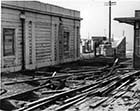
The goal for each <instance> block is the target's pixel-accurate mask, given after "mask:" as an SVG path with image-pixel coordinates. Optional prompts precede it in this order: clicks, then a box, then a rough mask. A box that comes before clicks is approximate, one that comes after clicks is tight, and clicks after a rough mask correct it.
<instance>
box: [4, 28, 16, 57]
mask: <svg viewBox="0 0 140 111" xmlns="http://www.w3.org/2000/svg"><path fill="white" fill-rule="evenodd" d="M14 36H15V29H11V28H4V29H3V54H4V56H11V55H14V54H15V53H14V51H15V50H14V44H15V43H14Z"/></svg>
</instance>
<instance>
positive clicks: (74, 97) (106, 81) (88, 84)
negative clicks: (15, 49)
mask: <svg viewBox="0 0 140 111" xmlns="http://www.w3.org/2000/svg"><path fill="white" fill-rule="evenodd" d="M115 68H116V63H114V65H113V67H112V68H110V67H108V66H107V67H103V68H100V69H98V70H96V71H95V70H91V69H89V70H88V71H83V72H80V71H79V70H78V71H76V70H75V71H73V70H72V71H71V72H72V73H70V71H69V73H67V74H63V73H61V74H59V75H56V76H54V77H43V78H33V79H28V80H20V81H12V82H6V83H5V85H13V84H21V83H26V82H32V81H42V80H44V81H45V82H44V83H43V84H40V85H39V86H37V87H35V88H33V89H30V90H27V91H23V92H19V93H17V94H14V95H9V96H6V97H3V98H0V102H1V103H2V102H3V101H10V100H16V102H17V101H21V99H20V96H22V95H28V94H30V93H34V92H39V94H40V95H39V98H37V99H35V100H33V101H31V100H26V101H25V102H24V104H22V105H21V106H20V107H16V105H15V107H14V108H13V109H12V110H14V111H34V110H38V111H62V110H65V109H67V108H68V107H70V106H72V105H73V104H75V103H78V102H80V101H82V100H85V99H86V98H88V97H91V96H92V97H94V96H95V97H96V96H99V97H106V98H104V99H103V100H101V101H100V102H99V103H98V104H97V103H96V104H94V105H92V108H94V107H97V106H98V105H99V104H101V103H103V102H105V101H109V100H110V98H109V97H107V96H108V95H109V94H110V93H111V92H113V91H114V90H115V89H119V88H121V87H123V86H127V85H128V84H129V83H131V82H132V80H133V79H134V78H136V77H137V76H139V75H140V71H131V72H129V73H126V72H125V71H122V72H116V70H115ZM48 80H49V81H48ZM62 80H64V82H63V83H64V84H66V83H69V84H70V85H71V83H72V84H75V83H77V81H82V82H81V84H80V85H77V86H76V85H75V87H70V88H67V89H65V87H68V86H66V85H64V87H63V88H62V89H57V88H55V89H53V90H51V91H48V87H50V86H51V85H55V84H60V85H62V84H63V83H62V82H59V81H62ZM55 82H56V83H55ZM42 89H43V91H42ZM44 90H45V91H44ZM124 93H125V92H124ZM116 94H117V92H116V93H114V95H113V96H115V95H116ZM17 98H18V99H17ZM22 98H23V97H22ZM110 101H113V99H111V100H110ZM52 106H55V107H52ZM7 107H8V106H7Z"/></svg>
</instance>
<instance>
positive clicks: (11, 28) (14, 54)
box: [2, 27, 16, 57]
mask: <svg viewBox="0 0 140 111" xmlns="http://www.w3.org/2000/svg"><path fill="white" fill-rule="evenodd" d="M6 29H8V30H9V29H10V30H13V35H12V54H8V55H7V54H6V53H5V50H6V49H5V40H6V39H5V30H6ZM2 32H3V35H2V38H3V44H2V45H3V46H2V47H3V49H2V50H3V56H4V57H15V56H16V49H15V45H16V42H15V39H16V28H14V27H4V28H3V30H2Z"/></svg>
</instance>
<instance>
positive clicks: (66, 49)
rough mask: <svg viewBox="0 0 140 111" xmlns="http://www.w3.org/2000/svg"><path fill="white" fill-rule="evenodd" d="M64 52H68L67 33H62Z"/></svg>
mask: <svg viewBox="0 0 140 111" xmlns="http://www.w3.org/2000/svg"><path fill="white" fill-rule="evenodd" d="M64 51H69V32H64Z"/></svg>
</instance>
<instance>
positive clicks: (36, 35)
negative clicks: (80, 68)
mask: <svg viewBox="0 0 140 111" xmlns="http://www.w3.org/2000/svg"><path fill="white" fill-rule="evenodd" d="M1 7H2V8H1V49H2V50H1V69H2V72H4V71H10V72H14V71H19V70H25V69H36V68H40V67H45V66H50V65H55V64H59V63H64V62H70V61H75V60H78V59H79V57H80V21H81V18H80V12H79V11H75V10H70V9H66V8H63V7H58V6H55V5H50V4H44V3H41V2H37V1H2V3H1Z"/></svg>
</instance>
